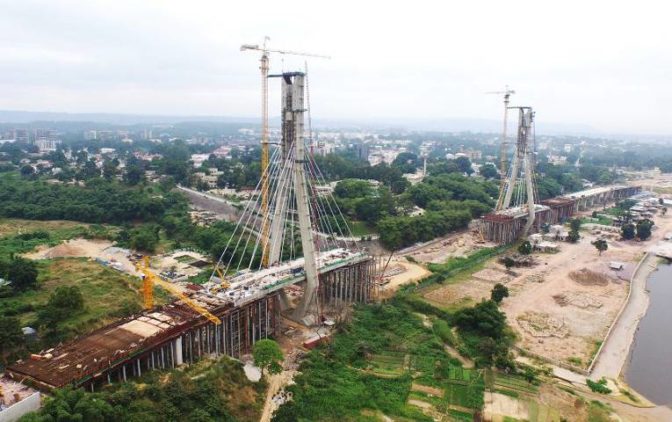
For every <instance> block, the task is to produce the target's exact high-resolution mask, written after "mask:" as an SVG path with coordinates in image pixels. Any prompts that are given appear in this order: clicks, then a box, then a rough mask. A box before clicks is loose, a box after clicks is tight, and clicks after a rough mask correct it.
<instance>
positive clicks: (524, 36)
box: [0, 1, 672, 134]
mask: <svg viewBox="0 0 672 422" xmlns="http://www.w3.org/2000/svg"><path fill="white" fill-rule="evenodd" d="M2 10H3V13H2V14H1V15H0V24H1V25H2V27H3V37H2V38H1V39H0V74H1V75H2V78H1V80H0V90H1V91H2V96H1V97H0V109H2V110H26V111H52V112H88V113H90V112H98V113H100V112H103V113H130V114H153V115H179V116H193V115H205V116H230V117H247V118H252V117H256V116H258V114H259V100H258V87H259V80H258V74H257V72H255V70H256V69H257V67H258V55H255V54H249V53H241V52H240V51H239V47H240V45H241V44H244V43H248V44H249V43H261V42H263V36H264V35H268V36H270V37H271V41H270V43H269V46H270V47H271V48H280V49H289V50H298V51H307V52H313V53H317V54H325V55H329V56H331V57H332V58H331V60H323V59H310V60H309V71H310V87H311V91H312V93H313V95H312V98H311V101H312V107H313V111H314V114H316V115H318V116H319V117H320V118H322V119H328V120H335V121H357V122H366V121H388V122H389V121H392V122H395V121H396V122H401V123H403V122H414V123H416V124H415V125H416V126H422V122H429V121H434V120H437V119H487V120H490V121H497V120H498V119H499V118H500V114H501V110H500V107H501V102H500V101H499V99H498V98H497V97H496V96H488V95H485V92H486V91H493V90H501V89H503V87H504V86H505V85H506V84H508V85H510V86H511V87H513V88H514V89H515V90H516V92H517V93H516V95H515V96H514V97H513V103H515V104H522V105H528V104H533V105H534V106H535V108H536V109H537V113H538V117H539V118H538V121H539V122H540V123H539V127H540V130H541V129H543V127H544V124H545V125H558V127H560V128H562V127H565V128H567V131H569V132H572V131H574V132H577V131H586V132H587V131H592V132H597V133H642V134H667V133H670V132H672V121H670V120H669V119H668V116H669V112H670V108H669V104H670V102H671V101H672V80H670V78H669V75H670V74H672V54H670V53H671V52H670V45H672V43H671V41H672V39H671V38H672V37H671V33H672V31H671V30H670V27H669V25H668V22H667V16H668V15H669V14H668V13H666V12H667V5H666V3H664V2H662V1H656V2H647V4H646V6H641V5H634V4H632V3H626V2H607V1H599V2H588V3H587V2H578V1H570V2H563V3H562V7H560V5H554V7H550V6H549V5H548V4H544V3H541V2H534V1H523V2H497V1H478V2H466V3H465V2H461V3H448V2H420V3H418V4H407V3H404V4H403V5H398V4H394V3H389V2H386V3H380V2H375V3H374V4H370V3H368V2H355V1H345V2H337V3H322V2H319V3H318V2H308V1H297V2H293V3H292V4H291V5H288V4H286V3H281V2H256V1H254V2H216V1H195V2H179V1H147V2H137V1H109V2H105V1H62V2H41V1H21V2H12V1H3V2H2ZM303 67H304V58H303V57H292V56H284V57H283V56H279V55H272V56H271V72H279V71H282V70H296V69H303ZM277 97H278V96H277V95H275V94H274V93H273V91H271V96H270V98H271V99H275V98H277ZM276 110H277V104H276V103H274V102H273V100H272V102H271V115H276V114H277V112H276ZM428 126H431V125H429V124H428ZM468 126H469V125H465V129H472V127H468ZM489 127H490V126H487V127H486V128H484V129H489ZM430 128H431V127H430Z"/></svg>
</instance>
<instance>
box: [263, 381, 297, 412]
mask: <svg viewBox="0 0 672 422" xmlns="http://www.w3.org/2000/svg"><path fill="white" fill-rule="evenodd" d="M294 375H296V371H294V370H291V371H282V372H281V373H279V374H276V375H271V377H270V380H269V382H268V390H267V392H266V402H265V403H264V410H263V411H262V412H261V418H260V419H259V421H260V422H270V421H271V418H272V417H273V412H275V410H276V409H277V408H278V404H277V403H276V402H275V401H273V397H274V396H275V395H276V394H278V392H279V391H280V390H282V389H283V388H284V387H286V386H287V385H289V384H290V382H291V381H292V380H293V379H294Z"/></svg>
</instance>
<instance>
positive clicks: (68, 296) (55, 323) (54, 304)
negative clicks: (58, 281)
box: [37, 286, 84, 340]
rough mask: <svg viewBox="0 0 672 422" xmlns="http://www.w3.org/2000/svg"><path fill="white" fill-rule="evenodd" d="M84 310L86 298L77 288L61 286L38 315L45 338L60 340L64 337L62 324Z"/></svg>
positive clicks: (39, 324)
mask: <svg viewBox="0 0 672 422" xmlns="http://www.w3.org/2000/svg"><path fill="white" fill-rule="evenodd" d="M83 310H84V296H83V295H82V292H81V291H80V290H79V288H78V287H77V286H59V287H57V288H56V290H54V291H53V292H52V293H51V295H50V296H49V300H48V301H47V303H46V305H44V306H43V307H42V308H41V309H40V310H39V311H38V313H37V321H38V326H39V327H40V328H43V329H44V337H45V338H46V339H50V340H58V339H59V338H60V336H61V335H62V332H61V329H60V328H61V327H60V323H61V322H63V321H65V320H66V319H68V318H69V317H72V316H73V315H76V314H78V313H79V312H81V311H83Z"/></svg>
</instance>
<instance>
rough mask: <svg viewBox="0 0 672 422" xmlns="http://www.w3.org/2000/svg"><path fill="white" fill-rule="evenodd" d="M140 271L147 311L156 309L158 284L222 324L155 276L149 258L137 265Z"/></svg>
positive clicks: (210, 318)
mask: <svg viewBox="0 0 672 422" xmlns="http://www.w3.org/2000/svg"><path fill="white" fill-rule="evenodd" d="M137 268H138V271H140V272H141V273H142V292H143V297H144V302H145V309H151V308H152V307H154V285H155V284H158V285H159V286H161V287H163V288H164V289H166V290H167V291H168V292H170V294H172V295H173V296H176V297H177V298H179V299H180V300H181V301H182V302H184V303H185V304H187V306H189V307H190V308H191V309H193V310H195V311H196V312H198V313H199V314H201V315H203V316H204V317H206V318H207V319H209V320H210V321H211V322H213V323H214V324H216V325H219V324H221V323H222V321H221V320H220V319H219V318H217V317H216V316H215V315H213V314H212V313H210V311H208V310H207V309H205V308H204V307H202V306H201V305H199V304H198V302H196V301H195V300H193V299H191V298H190V297H189V296H187V295H185V294H184V293H182V292H181V291H180V290H179V289H178V288H177V287H175V286H174V285H173V284H171V283H168V282H166V281H163V280H162V279H161V277H159V276H157V275H156V274H154V272H153V271H152V270H151V268H150V266H149V256H147V255H145V256H144V257H143V258H142V259H141V260H140V261H139V262H138V264H137Z"/></svg>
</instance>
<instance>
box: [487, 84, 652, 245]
mask: <svg viewBox="0 0 672 422" xmlns="http://www.w3.org/2000/svg"><path fill="white" fill-rule="evenodd" d="M503 93H504V94H505V96H504V110H505V113H504V132H503V134H502V139H501V146H502V151H501V169H502V170H501V171H502V175H501V176H502V183H501V186H500V192H499V198H498V200H497V208H496V209H495V211H494V212H491V213H489V214H486V215H484V216H483V217H482V218H481V222H480V230H481V234H482V235H483V238H484V239H487V240H489V241H492V242H495V243H499V244H509V243H513V242H515V241H517V240H518V239H520V238H521V237H525V236H527V235H528V234H530V233H531V232H536V231H539V230H540V229H541V227H542V225H544V224H549V225H554V224H559V223H563V222H565V221H566V220H567V219H569V218H571V217H572V216H573V215H574V214H575V213H576V212H578V211H583V210H586V209H587V208H589V207H593V206H605V207H606V205H607V204H609V203H614V202H617V201H620V200H623V199H626V198H629V197H631V196H633V195H636V194H637V193H639V192H641V190H642V188H641V187H640V186H621V185H617V186H604V187H597V188H592V189H588V190H585V191H581V192H575V193H572V194H568V195H565V196H560V197H556V198H551V199H545V200H539V194H538V192H537V186H536V181H535V167H536V163H535V160H536V151H535V150H536V145H535V139H534V111H533V110H532V108H531V107H509V96H510V94H511V93H513V91H510V90H509V89H508V88H507V90H506V91H504V92H503ZM509 109H516V110H518V130H517V137H516V143H515V148H514V152H513V159H512V160H511V165H510V166H509V167H508V168H507V166H506V162H507V156H508V151H507V145H508V144H507V139H506V129H507V121H506V119H507V115H508V113H507V111H508V110H509Z"/></svg>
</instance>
